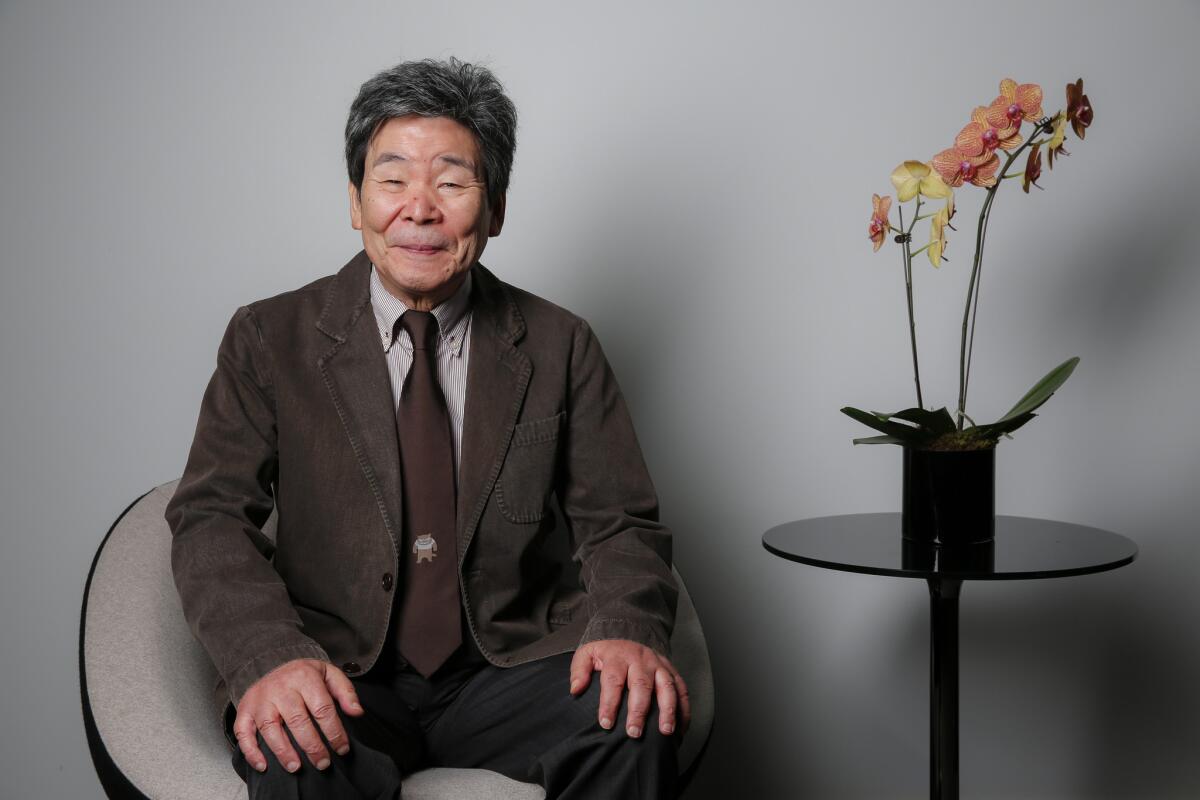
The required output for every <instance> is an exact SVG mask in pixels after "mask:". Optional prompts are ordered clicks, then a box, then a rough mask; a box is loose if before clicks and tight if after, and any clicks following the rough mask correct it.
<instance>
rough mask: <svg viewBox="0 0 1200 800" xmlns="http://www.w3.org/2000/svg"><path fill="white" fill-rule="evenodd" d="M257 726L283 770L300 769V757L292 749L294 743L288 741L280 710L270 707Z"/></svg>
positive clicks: (259, 719)
mask: <svg viewBox="0 0 1200 800" xmlns="http://www.w3.org/2000/svg"><path fill="white" fill-rule="evenodd" d="M257 724H258V732H259V733H261V734H262V737H263V741H265V742H266V743H267V747H269V748H271V752H272V753H274V754H275V759H276V760H277V761H279V763H280V764H282V765H283V768H284V769H286V770H287V771H288V772H295V771H296V770H298V769H300V757H299V756H298V755H296V751H295V750H293V749H292V743H291V742H289V741H288V737H287V732H286V731H284V729H283V719H282V718H281V717H280V716H279V709H277V708H275V707H274V706H272V707H270V709H269V710H268V711H267V712H266V713H264V714H263V715H262V716H260V717H258V719H257Z"/></svg>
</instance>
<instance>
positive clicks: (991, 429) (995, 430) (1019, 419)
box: [971, 411, 1037, 439]
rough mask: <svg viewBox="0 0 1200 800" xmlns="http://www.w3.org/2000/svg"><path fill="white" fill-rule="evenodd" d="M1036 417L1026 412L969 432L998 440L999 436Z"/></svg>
mask: <svg viewBox="0 0 1200 800" xmlns="http://www.w3.org/2000/svg"><path fill="white" fill-rule="evenodd" d="M1036 416H1037V414H1035V413H1033V412H1032V411H1026V412H1025V413H1024V414H1018V415H1017V416H1015V417H1005V418H1004V419H1001V420H997V421H996V422H993V423H992V424H991V425H979V426H977V427H975V428H972V429H971V430H973V431H977V432H978V433H979V435H980V436H986V437H987V438H989V439H999V438H1000V437H1001V436H1004V435H1006V434H1009V433H1012V432H1013V431H1015V430H1016V429H1017V428H1019V427H1021V426H1022V425H1024V424H1025V423H1026V422H1029V420H1031V419H1033V418H1034V417H1036Z"/></svg>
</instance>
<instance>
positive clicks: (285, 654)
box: [225, 642, 332, 705]
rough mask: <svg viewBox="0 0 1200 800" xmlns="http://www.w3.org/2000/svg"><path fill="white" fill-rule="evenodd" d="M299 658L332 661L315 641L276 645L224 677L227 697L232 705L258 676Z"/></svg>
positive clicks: (239, 699) (237, 701)
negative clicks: (227, 688) (227, 689)
mask: <svg viewBox="0 0 1200 800" xmlns="http://www.w3.org/2000/svg"><path fill="white" fill-rule="evenodd" d="M299 658H315V659H316V660H318V661H325V662H328V663H332V659H331V658H330V657H329V655H328V654H327V653H326V652H325V650H324V648H322V647H321V646H320V645H319V644H317V643H316V642H313V643H311V644H293V645H288V646H286V647H277V648H275V649H274V650H268V651H266V652H265V653H259V654H258V655H256V656H255V657H254V658H252V659H250V660H249V661H247V662H246V663H244V664H242V665H241V666H240V667H238V668H237V669H235V670H234V671H233V672H232V673H230V674H229V676H228V677H227V678H226V679H225V685H226V686H228V687H229V699H231V700H232V701H233V704H234V705H237V704H238V703H240V702H241V701H242V695H244V694H245V693H246V690H248V689H249V688H250V687H251V686H253V685H254V684H255V683H257V682H258V680H259V678H261V677H262V676H264V675H266V674H267V673H268V672H270V671H271V670H273V669H275V668H276V667H281V666H283V665H284V664H286V663H287V662H289V661H295V660H296V659H299Z"/></svg>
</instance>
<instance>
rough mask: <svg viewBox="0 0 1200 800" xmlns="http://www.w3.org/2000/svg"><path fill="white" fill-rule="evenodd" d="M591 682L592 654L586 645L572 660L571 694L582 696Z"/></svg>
mask: <svg viewBox="0 0 1200 800" xmlns="http://www.w3.org/2000/svg"><path fill="white" fill-rule="evenodd" d="M591 682H592V652H591V650H590V649H589V647H588V645H586V644H585V645H584V646H583V647H580V648H579V649H578V650H576V651H575V655H574V656H572V658H571V694H575V695H577V694H582V693H583V692H584V691H585V690H586V689H587V687H588V684H590V683H591Z"/></svg>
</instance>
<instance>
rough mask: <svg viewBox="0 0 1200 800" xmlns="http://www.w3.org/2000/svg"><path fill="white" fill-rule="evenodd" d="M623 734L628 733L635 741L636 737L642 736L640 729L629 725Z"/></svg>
mask: <svg viewBox="0 0 1200 800" xmlns="http://www.w3.org/2000/svg"><path fill="white" fill-rule="evenodd" d="M625 732H626V733H628V734H629V735H630V736H632V737H633V738H634V739H636V738H637V737H639V736H641V735H642V729H641V728H639V727H638V726H637V725H630V726H629V727H628V728H626V729H625Z"/></svg>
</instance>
